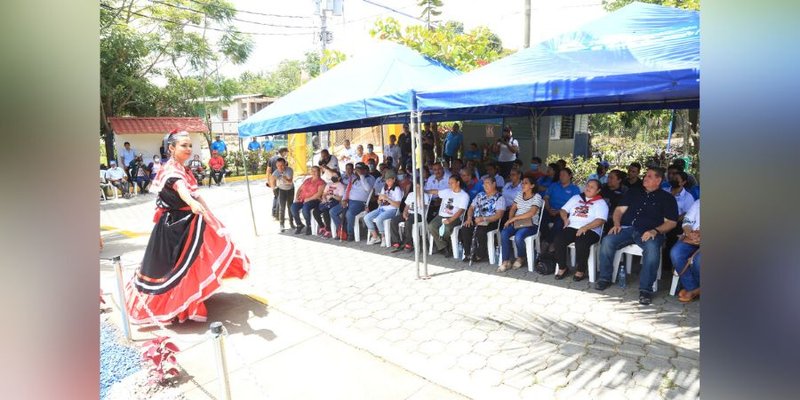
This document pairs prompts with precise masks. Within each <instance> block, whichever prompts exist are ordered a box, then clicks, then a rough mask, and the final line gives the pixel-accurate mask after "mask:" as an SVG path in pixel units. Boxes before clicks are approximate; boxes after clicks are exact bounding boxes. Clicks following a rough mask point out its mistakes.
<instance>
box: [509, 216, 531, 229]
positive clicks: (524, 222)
mask: <svg viewBox="0 0 800 400" xmlns="http://www.w3.org/2000/svg"><path fill="white" fill-rule="evenodd" d="M529 226H533V219H531V218H525V219H521V220H519V219H518V220H516V221H514V229H520V228H527V227H529Z"/></svg>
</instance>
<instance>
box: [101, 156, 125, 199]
mask: <svg viewBox="0 0 800 400" xmlns="http://www.w3.org/2000/svg"><path fill="white" fill-rule="evenodd" d="M108 165H109V168H108V169H107V170H106V179H107V180H108V183H110V184H112V185H113V186H114V187H116V188H119V190H120V191H122V197H124V198H126V199H127V198H129V197H131V194H130V193H129V190H128V188H129V187H130V186H129V182H128V177H127V176H126V175H125V171H124V170H123V169H122V168H120V167H119V166H117V162H116V161H114V160H111V162H109V163H108Z"/></svg>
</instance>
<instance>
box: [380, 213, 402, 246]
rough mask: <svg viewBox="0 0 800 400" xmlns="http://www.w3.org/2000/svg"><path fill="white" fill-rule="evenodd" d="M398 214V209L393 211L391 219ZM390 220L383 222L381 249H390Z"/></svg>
mask: <svg viewBox="0 0 800 400" xmlns="http://www.w3.org/2000/svg"><path fill="white" fill-rule="evenodd" d="M399 213H400V209H399V208H398V209H395V211H394V215H393V216H392V218H394V217H396V216H397V215H398V214H399ZM392 218H388V219H385V220H383V239H382V240H381V247H392Z"/></svg>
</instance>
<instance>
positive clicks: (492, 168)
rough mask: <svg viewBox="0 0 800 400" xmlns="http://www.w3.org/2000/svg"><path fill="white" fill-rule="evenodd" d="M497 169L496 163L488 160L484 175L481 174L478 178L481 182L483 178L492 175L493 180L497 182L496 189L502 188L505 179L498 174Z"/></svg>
mask: <svg viewBox="0 0 800 400" xmlns="http://www.w3.org/2000/svg"><path fill="white" fill-rule="evenodd" d="M497 169H498V168H497V163H494V162H490V163H488V164H486V175H484V176H482V177H481V179H480V180H481V182H483V181H484V179H486V178H488V177H492V178H494V181H495V182H497V190H502V189H503V186H505V185H506V181H505V179H503V177H502V176H500V174H498V172H497ZM510 171H511V169H510V168H509V172H510Z"/></svg>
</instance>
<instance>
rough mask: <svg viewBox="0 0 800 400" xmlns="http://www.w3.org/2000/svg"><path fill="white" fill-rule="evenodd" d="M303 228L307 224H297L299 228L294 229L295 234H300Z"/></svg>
mask: <svg viewBox="0 0 800 400" xmlns="http://www.w3.org/2000/svg"><path fill="white" fill-rule="evenodd" d="M303 228H305V226H303V225H297V228H295V229H294V234H295V235H299V234H300V232H302V231H303Z"/></svg>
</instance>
